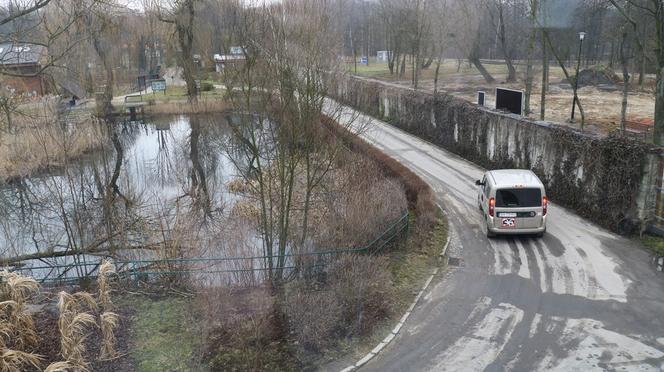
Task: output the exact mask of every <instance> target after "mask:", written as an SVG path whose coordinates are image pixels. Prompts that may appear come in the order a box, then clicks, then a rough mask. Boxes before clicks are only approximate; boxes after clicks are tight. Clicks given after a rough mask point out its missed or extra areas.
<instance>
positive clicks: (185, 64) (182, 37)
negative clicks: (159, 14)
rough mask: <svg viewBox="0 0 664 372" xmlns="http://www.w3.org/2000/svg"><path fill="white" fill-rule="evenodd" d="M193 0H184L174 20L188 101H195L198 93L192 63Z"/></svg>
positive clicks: (194, 67)
mask: <svg viewBox="0 0 664 372" xmlns="http://www.w3.org/2000/svg"><path fill="white" fill-rule="evenodd" d="M194 1H195V0H186V1H185V2H184V3H183V4H182V5H181V8H180V9H178V13H179V14H178V16H177V18H176V20H175V29H176V32H177V37H178V42H179V44H180V48H181V49H182V55H181V56H180V58H181V61H180V64H181V65H182V75H183V77H184V81H185V83H186V84H187V97H188V99H189V102H196V100H197V95H198V89H197V88H196V71H195V70H196V66H195V65H194Z"/></svg>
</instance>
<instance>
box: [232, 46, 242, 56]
mask: <svg viewBox="0 0 664 372" xmlns="http://www.w3.org/2000/svg"><path fill="white" fill-rule="evenodd" d="M230 52H231V54H233V55H240V54H244V48H242V47H240V46H233V47H231V48H230Z"/></svg>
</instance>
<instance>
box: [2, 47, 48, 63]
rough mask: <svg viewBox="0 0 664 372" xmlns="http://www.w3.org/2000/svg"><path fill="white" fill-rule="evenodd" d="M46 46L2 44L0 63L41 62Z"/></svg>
mask: <svg viewBox="0 0 664 372" xmlns="http://www.w3.org/2000/svg"><path fill="white" fill-rule="evenodd" d="M45 52H46V47H44V46H42V45H36V44H13V43H1V44H0V65H32V64H39V63H40V60H41V58H42V56H43V55H44V53H45Z"/></svg>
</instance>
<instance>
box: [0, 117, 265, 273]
mask: <svg viewBox="0 0 664 372" xmlns="http://www.w3.org/2000/svg"><path fill="white" fill-rule="evenodd" d="M226 120H227V118H225V117H220V116H216V117H215V116H192V117H187V116H178V117H167V118H160V119H156V120H154V121H152V122H150V123H147V124H141V123H135V122H132V123H128V122H118V123H114V122H105V123H100V125H103V126H105V128H104V129H105V133H106V136H107V146H106V148H105V149H104V150H103V151H100V152H98V153H95V154H92V155H89V156H86V157H85V158H84V159H80V160H77V161H74V162H71V163H70V164H66V165H65V166H64V167H62V168H61V169H58V170H57V171H52V172H50V173H49V174H43V175H40V176H36V177H31V178H26V179H20V180H16V181H14V182H12V183H11V184H9V185H5V186H4V187H2V188H0V260H2V262H3V263H5V264H6V263H8V260H13V259H16V258H17V257H18V258H27V259H32V260H31V261H28V262H27V264H28V265H35V264H36V262H37V260H38V261H39V262H40V263H41V264H44V263H46V264H47V266H54V265H57V264H61V263H71V262H73V261H83V262H87V260H93V261H94V260H95V258H94V257H91V256H90V255H71V254H72V253H76V252H84V251H85V252H87V253H99V254H112V255H114V256H116V257H118V256H119V257H125V258H131V259H136V258H155V257H159V258H164V257H166V258H181V257H183V256H187V255H188V256H219V253H220V252H221V250H223V251H224V253H225V254H228V253H229V246H230V243H228V242H229V235H228V234H229V233H230V232H231V231H230V230H229V228H228V227H227V225H229V224H228V221H227V217H228V212H227V210H228V209H229V208H226V206H227V205H228V204H229V203H232V202H233V198H234V196H233V195H232V194H230V193H228V192H227V190H226V189H225V185H226V184H227V183H228V181H230V180H231V179H232V178H234V177H235V176H236V173H237V171H236V168H235V166H234V162H231V161H230V159H229V158H228V155H227V153H226V151H225V150H224V148H223V146H222V145H223V144H225V143H228V141H230V136H231V134H230V132H229V130H228V126H227V124H225V123H226ZM237 227H239V226H236V229H235V230H233V231H232V233H233V234H235V235H236V236H234V237H233V239H232V240H234V244H233V247H234V248H233V252H231V253H235V254H238V255H240V254H249V255H252V254H255V253H256V247H260V243H257V237H256V233H255V231H254V230H253V229H251V228H247V225H246V224H243V226H242V227H243V228H237ZM238 242H240V243H239V244H238ZM238 247H240V248H238ZM54 252H55V254H54V255H55V256H61V257H55V258H46V257H45V256H46V255H47V254H48V255H53V253H54ZM97 260H98V259H97ZM24 263H25V262H24Z"/></svg>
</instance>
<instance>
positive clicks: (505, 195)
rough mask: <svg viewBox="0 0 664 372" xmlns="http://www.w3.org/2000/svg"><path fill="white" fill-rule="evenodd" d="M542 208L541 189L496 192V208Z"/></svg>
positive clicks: (501, 190)
mask: <svg viewBox="0 0 664 372" xmlns="http://www.w3.org/2000/svg"><path fill="white" fill-rule="evenodd" d="M541 206H542V191H541V190H540V189H500V190H497V191H496V207H499V208H501V207H502V208H529V207H541Z"/></svg>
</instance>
